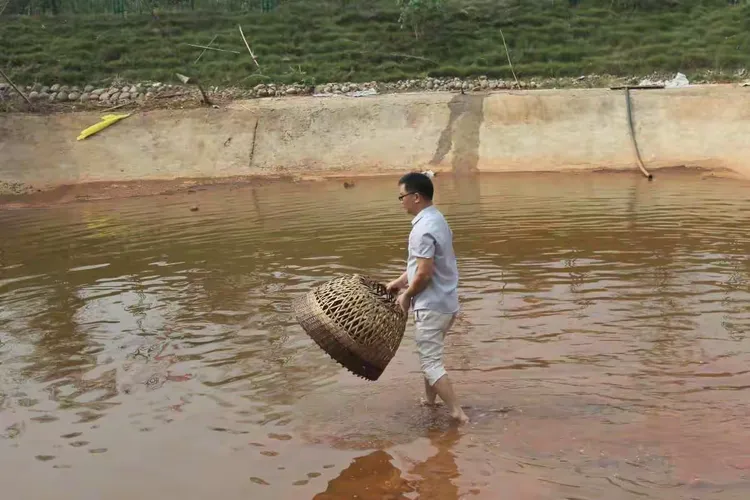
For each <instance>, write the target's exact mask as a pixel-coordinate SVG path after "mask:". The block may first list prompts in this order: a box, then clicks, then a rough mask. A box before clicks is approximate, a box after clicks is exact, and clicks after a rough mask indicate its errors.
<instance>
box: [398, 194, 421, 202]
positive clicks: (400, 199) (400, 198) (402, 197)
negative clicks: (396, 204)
mask: <svg viewBox="0 0 750 500" xmlns="http://www.w3.org/2000/svg"><path fill="white" fill-rule="evenodd" d="M410 194H417V193H404V194H402V195H400V196H399V197H398V201H403V199H404V198H406V197H407V196H409V195H410Z"/></svg>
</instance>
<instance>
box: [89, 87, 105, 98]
mask: <svg viewBox="0 0 750 500" xmlns="http://www.w3.org/2000/svg"><path fill="white" fill-rule="evenodd" d="M104 92H106V90H105V89H96V90H94V91H92V92H91V95H93V96H95V97H99V96H100V95H102V94H103V93H104Z"/></svg>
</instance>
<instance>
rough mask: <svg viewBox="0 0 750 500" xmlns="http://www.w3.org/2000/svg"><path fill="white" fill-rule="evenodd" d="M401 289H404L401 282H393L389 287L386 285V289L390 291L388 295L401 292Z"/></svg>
mask: <svg viewBox="0 0 750 500" xmlns="http://www.w3.org/2000/svg"><path fill="white" fill-rule="evenodd" d="M401 288H403V287H402V286H401V282H400V281H399V280H397V279H395V280H393V281H391V282H390V283H388V284H387V285H385V289H386V290H388V293H396V292H398V291H399V290H401Z"/></svg>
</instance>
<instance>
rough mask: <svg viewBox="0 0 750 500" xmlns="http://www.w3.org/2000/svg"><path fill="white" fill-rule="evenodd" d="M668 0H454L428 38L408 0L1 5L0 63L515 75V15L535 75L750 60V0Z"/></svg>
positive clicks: (302, 77) (126, 70)
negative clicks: (668, 0) (177, 7)
mask: <svg viewBox="0 0 750 500" xmlns="http://www.w3.org/2000/svg"><path fill="white" fill-rule="evenodd" d="M633 4H639V5H641V4H642V7H636V8H632V7H631V6H632V5H633ZM657 4H658V5H657ZM88 5H90V3H89V4H88ZM238 5H240V6H242V5H246V4H242V3H238ZM612 5H615V6H616V10H610V6H612ZM654 5H656V6H654ZM659 5H661V6H659ZM664 5H666V4H665V3H664V2H656V3H655V2H654V1H651V2H649V1H647V0H641V3H639V2H638V1H637V0H630V1H629V2H628V1H619V2H615V4H613V3H612V2H611V0H582V1H581V2H580V3H579V5H578V6H577V7H575V8H572V7H570V6H569V4H568V2H561V1H560V0H555V1H554V2H552V0H546V1H536V2H529V1H528V0H512V1H509V2H507V3H501V2H497V1H493V2H487V1H481V0H475V1H463V2H459V1H457V0H454V1H449V2H448V4H447V7H446V10H445V12H444V13H443V15H442V17H440V18H435V19H432V20H430V21H429V23H428V24H427V25H426V26H425V30H424V35H423V36H422V37H421V38H420V39H419V40H415V38H414V35H413V33H412V32H411V31H410V30H408V29H406V30H402V29H401V28H400V26H399V23H398V18H399V13H398V10H397V9H396V6H395V0H371V1H368V0H349V1H347V2H345V1H342V0H338V1H326V0H306V1H305V0H288V1H286V2H282V3H281V5H280V6H279V7H278V8H277V9H276V10H275V11H273V12H270V13H261V12H259V11H258V10H257V9H253V11H237V12H217V11H216V10H215V9H214V11H184V10H183V11H171V12H170V11H166V12H161V13H160V14H159V18H158V19H156V18H154V17H153V16H152V15H150V14H138V13H135V14H128V16H127V17H123V16H115V15H112V14H71V13H67V14H66V13H63V14H61V15H59V16H54V17H52V16H48V17H29V16H8V14H7V13H6V14H5V15H3V16H2V17H0V67H2V68H4V69H5V70H6V72H7V73H8V74H9V75H10V76H11V78H13V79H15V80H16V81H17V82H19V83H23V84H31V83H35V82H39V83H43V84H51V83H67V84H87V83H97V82H103V81H106V80H107V79H112V78H113V77H119V78H121V79H124V80H127V81H143V80H158V81H172V82H173V81H175V77H174V73H175V72H181V73H185V74H188V75H193V76H196V77H198V78H200V79H201V81H203V82H204V83H206V84H215V85H220V86H226V85H238V86H252V85H255V84H257V83H259V82H271V81H273V82H277V83H292V82H304V83H308V84H316V83H325V82H334V81H339V82H340V81H354V82H364V81H371V80H377V81H393V80H397V79H403V78H419V77H425V76H458V77H470V76H479V75H487V76H490V77H498V78H504V79H511V78H512V75H511V72H510V68H509V67H508V61H507V57H506V53H505V49H504V47H503V43H502V38H501V35H500V29H502V31H503V33H504V34H505V38H506V41H507V43H508V45H509V49H510V55H511V58H512V60H513V65H514V68H515V70H516V73H517V74H518V76H519V78H522V79H528V78H532V77H564V76H578V75H581V74H591V73H597V74H611V75H616V76H627V75H644V74H650V73H653V72H676V71H682V72H683V73H686V74H687V75H688V77H690V75H691V74H695V73H697V72H703V71H707V70H710V71H715V72H726V73H729V72H732V71H734V70H737V69H740V68H748V69H750V4H748V3H747V2H745V3H744V5H739V6H735V5H729V4H728V3H727V2H726V1H723V0H683V1H682V2H681V3H679V4H675V5H673V6H664ZM237 8H240V7H237ZM227 10H229V8H227ZM238 24H241V25H242V28H243V30H244V32H245V35H246V36H247V38H248V42H249V43H250V45H251V47H252V49H253V51H254V52H255V54H256V56H257V57H258V61H259V63H260V65H261V68H262V74H258V71H257V68H256V67H255V65H254V64H253V62H252V60H251V59H250V57H249V55H248V53H247V50H246V49H245V46H244V44H243V42H242V39H241V38H240V35H239V31H238V29H237V25H238ZM214 35H217V38H216V41H215V42H214V45H213V46H215V47H218V48H223V49H228V50H234V51H238V52H240V53H239V54H232V53H224V52H215V51H207V52H206V53H205V54H204V55H203V57H202V58H201V60H200V62H199V63H198V64H194V61H195V59H196V57H197V56H198V55H199V54H200V50H201V49H196V48H194V47H190V46H188V45H186V44H187V43H194V44H204V45H205V44H208V42H209V41H210V40H211V39H212V38H213V37H214ZM399 54H409V55H415V56H420V57H423V58H426V59H429V60H422V59H416V58H404V57H402V56H400V55H399Z"/></svg>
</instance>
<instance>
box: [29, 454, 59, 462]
mask: <svg viewBox="0 0 750 500" xmlns="http://www.w3.org/2000/svg"><path fill="white" fill-rule="evenodd" d="M34 458H36V459H37V460H39V461H40V462H49V461H50V460H54V459H55V456H54V455H37V456H36V457H34Z"/></svg>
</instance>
